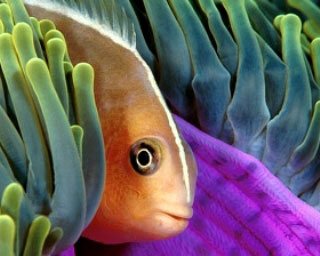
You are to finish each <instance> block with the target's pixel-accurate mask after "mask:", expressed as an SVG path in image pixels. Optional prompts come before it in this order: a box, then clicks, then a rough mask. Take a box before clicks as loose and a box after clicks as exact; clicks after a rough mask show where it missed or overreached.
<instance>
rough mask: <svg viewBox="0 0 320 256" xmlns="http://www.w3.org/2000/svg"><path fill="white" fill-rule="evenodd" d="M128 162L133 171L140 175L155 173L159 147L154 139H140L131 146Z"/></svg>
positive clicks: (158, 158)
mask: <svg viewBox="0 0 320 256" xmlns="http://www.w3.org/2000/svg"><path fill="white" fill-rule="evenodd" d="M130 161H131V165H132V167H133V169H134V170H135V171H136V172H137V173H139V174H141V175H150V174H153V173H154V172H156V170H157V169H158V167H159V163H160V146H159V143H157V141H156V140H155V139H142V140H139V141H137V142H136V143H134V144H133V145H132V146H131V150H130Z"/></svg>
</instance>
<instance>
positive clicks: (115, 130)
mask: <svg viewBox="0 0 320 256" xmlns="http://www.w3.org/2000/svg"><path fill="white" fill-rule="evenodd" d="M128 53H130V52H128ZM125 55H126V54H125V53H122V57H123V58H124V59H123V62H122V61H121V60H120V59H119V57H118V59H117V62H118V63H119V64H118V68H117V67H114V68H112V69H115V70H117V72H110V74H107V77H108V78H109V79H110V80H111V81H113V86H112V89H110V90H109V91H108V92H107V93H106V94H107V95H108V97H109V99H108V100H105V97H103V94H104V93H101V94H100V93H98V94H97V95H98V97H97V105H98V110H99V113H100V115H101V116H105V117H102V118H101V120H103V121H102V127H103V133H104V137H105V148H106V163H107V167H106V171H107V175H106V183H105V191H104V194H103V197H102V199H101V204H100V207H99V209H98V212H97V214H96V216H95V218H94V220H93V222H92V223H91V225H90V226H89V227H88V228H87V229H86V231H85V232H84V235H85V236H87V237H89V238H91V239H94V240H96V241H100V242H103V243H122V242H129V241H149V240H157V239H163V238H167V237H171V236H174V235H177V234H178V233H180V232H182V231H183V230H184V229H185V228H186V227H187V224H188V220H189V219H190V218H191V217H192V203H193V198H194V190H195V181H196V173H197V167H196V163H195V160H194V158H193V154H192V152H191V150H190V148H189V146H188V145H187V143H186V142H185V141H184V140H183V138H182V137H181V135H180V133H179V131H178V128H177V126H176V124H175V122H174V120H173V118H172V116H171V114H170V113H169V111H168V108H167V106H166V105H165V102H164V99H163V98H162V96H161V94H160V92H159V89H158V87H157V85H156V83H155V81H154V78H153V76H152V74H151V71H150V70H149V68H148V67H147V66H146V64H145V63H144V62H143V61H142V60H141V59H140V58H139V56H137V55H134V54H132V53H131V54H128V56H125ZM122 57H121V58H122ZM120 63H121V64H120ZM112 69H111V70H112ZM98 80H99V78H98ZM123 87H126V89H121V88H123ZM115 88H117V89H115ZM97 90H98V88H97Z"/></svg>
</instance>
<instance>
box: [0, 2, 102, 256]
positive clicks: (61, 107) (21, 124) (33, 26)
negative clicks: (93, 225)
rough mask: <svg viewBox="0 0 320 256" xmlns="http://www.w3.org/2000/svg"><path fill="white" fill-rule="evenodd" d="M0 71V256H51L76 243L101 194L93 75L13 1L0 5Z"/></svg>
mask: <svg viewBox="0 0 320 256" xmlns="http://www.w3.org/2000/svg"><path fill="white" fill-rule="evenodd" d="M0 64H1V80H0V82H1V83H0V123H1V129H0V169H1V179H0V197H1V198H2V199H1V206H0V210H1V215H0V230H1V235H0V255H8V256H9V255H25V256H27V255H34V256H36V255H42V254H47V255H49V254H50V255H51V254H54V253H57V252H58V251H61V250H62V249H65V248H67V247H69V246H70V245H72V244H73V243H75V242H76V240H77V239H78V238H79V236H80V234H81V232H82V230H83V229H84V228H85V227H86V226H87V225H88V223H89V222H90V221H91V219H92V218H93V215H94V214H95V212H96V209H97V207H98V203H99V200H100V197H101V193H102V190H103V185H104V177H105V163H104V161H105V160H104V146H103V139H102V132H101V128H100V123H99V119H98V114H97V110H96V106H95V101H94V96H93V77H94V71H93V68H92V67H91V66H90V65H89V64H86V63H80V64H77V65H76V66H73V65H72V63H71V61H70V59H69V57H68V51H67V47H66V42H65V41H64V37H63V35H62V33H61V32H59V31H58V30H57V29H56V28H55V25H54V24H53V23H52V22H51V21H49V20H40V21H38V20H37V19H36V18H30V17H29V15H28V13H27V11H26V9H25V7H24V4H23V2H22V1H20V0H19V1H17V0H8V1H1V3H0ZM88 141H90V143H88ZM83 155H85V157H83ZM89 170H90V172H89Z"/></svg>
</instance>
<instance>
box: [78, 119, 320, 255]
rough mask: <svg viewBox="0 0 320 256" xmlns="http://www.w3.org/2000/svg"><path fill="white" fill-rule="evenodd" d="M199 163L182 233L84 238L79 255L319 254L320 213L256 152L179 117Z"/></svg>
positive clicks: (181, 126) (182, 129) (183, 133)
mask: <svg viewBox="0 0 320 256" xmlns="http://www.w3.org/2000/svg"><path fill="white" fill-rule="evenodd" d="M176 121H177V124H178V126H179V127H180V131H181V133H182V135H183V136H184V138H185V139H186V140H187V141H188V143H189V144H190V146H191V148H192V150H193V152H194V154H195V157H196V160H197V164H198V167H199V176H198V181H197V190H196V197H195V203H194V216H193V218H192V220H191V222H190V225H189V227H188V228H187V230H186V231H185V232H183V233H182V234H181V235H179V236H177V237H175V238H172V239H168V240H164V241H157V242H149V243H131V244H124V245H117V246H105V245H99V244H96V243H93V242H89V241H81V242H80V243H79V245H78V246H77V248H78V250H77V255H99V256H104V255H113V256H117V255H119V256H129V255H130V256H132V255H134V256H151V255H152V256H153V255H157V256H167V255H168V256H171V255H174V256H180V255H181V256H182V255H188V256H193V255H194V256H196V255H297V256H298V255H299V256H300V255H320V213H319V212H318V211H316V210H315V209H313V208H312V207H311V206H309V205H307V204H306V203H304V202H303V201H301V200H300V199H298V198H297V197H296V196H295V195H294V194H292V193H291V192H290V191H289V190H288V189H287V188H286V187H285V186H284V185H283V184H282V183H281V182H280V181H279V179H278V178H276V177H275V176H274V175H272V174H271V172H270V171H269V170H268V169H267V168H266V167H265V166H264V165H263V164H261V162H259V161H258V160H257V159H255V158H254V157H252V156H250V155H248V154H245V153H243V152H241V151H239V150H237V149H235V148H234V147H232V146H230V145H227V144H225V143H224V142H222V141H220V140H217V139H214V138H212V137H210V136H208V135H206V134H205V133H203V132H201V131H199V130H198V129H197V128H195V127H193V126H192V125H190V124H188V123H187V122H185V121H183V120H182V119H180V118H179V117H176Z"/></svg>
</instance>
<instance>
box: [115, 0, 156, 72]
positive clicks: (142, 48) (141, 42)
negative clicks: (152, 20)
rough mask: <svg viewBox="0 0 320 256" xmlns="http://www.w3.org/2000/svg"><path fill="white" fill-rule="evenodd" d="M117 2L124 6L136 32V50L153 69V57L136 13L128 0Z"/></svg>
mask: <svg viewBox="0 0 320 256" xmlns="http://www.w3.org/2000/svg"><path fill="white" fill-rule="evenodd" d="M117 4H118V5H119V6H121V7H123V8H124V10H125V12H126V14H127V16H128V19H129V20H130V21H131V22H132V23H133V26H134V30H135V33H136V40H137V41H136V42H137V50H138V51H139V53H140V54H141V56H142V58H143V59H144V60H145V61H146V62H147V64H148V65H149V67H150V68H151V70H152V71H155V64H156V60H155V57H154V55H153V53H152V52H151V51H150V49H149V46H148V44H147V42H146V38H145V35H144V34H143V32H142V29H141V26H140V23H139V21H138V17H137V14H136V12H135V10H134V8H133V6H132V4H131V2H130V0H117Z"/></svg>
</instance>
